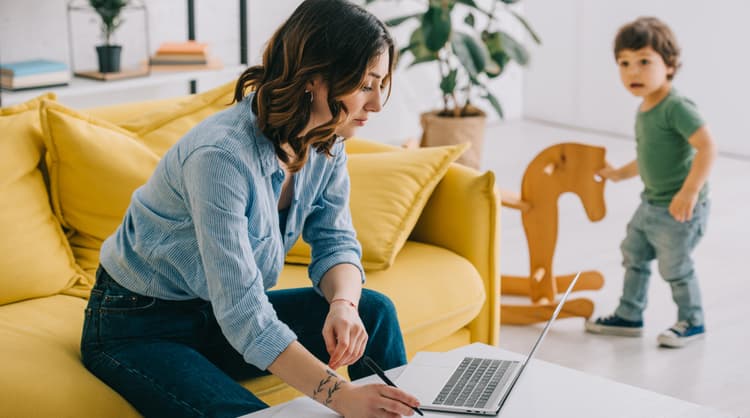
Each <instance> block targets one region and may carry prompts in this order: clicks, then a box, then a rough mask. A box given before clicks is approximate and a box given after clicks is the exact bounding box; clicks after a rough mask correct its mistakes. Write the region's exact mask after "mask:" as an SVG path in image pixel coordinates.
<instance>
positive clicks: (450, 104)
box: [366, 0, 541, 168]
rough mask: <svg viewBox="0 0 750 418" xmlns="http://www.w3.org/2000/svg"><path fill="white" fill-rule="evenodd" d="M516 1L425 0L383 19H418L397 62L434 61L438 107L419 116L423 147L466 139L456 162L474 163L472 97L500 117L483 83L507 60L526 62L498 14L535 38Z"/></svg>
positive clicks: (479, 118)
mask: <svg viewBox="0 0 750 418" xmlns="http://www.w3.org/2000/svg"><path fill="white" fill-rule="evenodd" d="M375 1H377V0H366V3H367V4H370V3H373V2H375ZM381 1H382V0H381ZM518 1H519V0H488V1H485V2H483V4H489V7H483V6H481V5H479V4H478V3H477V1H475V0H426V1H425V3H426V8H425V10H424V11H421V12H418V13H413V14H409V15H406V16H400V17H396V18H392V19H388V20H386V22H385V23H386V25H388V26H398V25H401V24H403V23H405V22H409V21H414V20H416V21H417V22H419V23H418V25H417V27H416V28H415V29H414V31H413V32H412V33H411V36H410V38H409V43H408V44H407V45H406V46H404V47H403V48H401V49H400V50H399V55H400V56H401V58H400V61H401V62H403V57H404V56H411V58H412V59H411V61H410V62H409V66H410V67H411V66H414V65H418V64H424V63H437V64H438V65H437V68H438V70H439V72H440V85H439V87H440V91H441V93H442V97H443V108H442V109H440V110H436V111H433V112H427V113H424V114H422V115H421V123H422V129H423V135H422V140H421V144H422V145H423V146H431V145H446V144H451V143H457V142H471V143H472V148H471V149H470V150H469V151H467V153H466V154H464V156H462V157H461V159H459V162H462V163H464V164H466V165H469V166H472V167H475V168H478V166H479V158H480V155H481V148H482V142H483V138H484V123H485V114H484V112H483V111H482V110H481V109H479V108H477V107H475V106H474V105H473V104H472V100H473V99H476V98H478V99H482V100H485V101H486V102H487V103H489V104H490V105H491V107H492V108H493V109H494V110H495V112H497V114H498V115H499V116H500V117H501V118H502V117H503V110H502V106H501V105H500V102H499V101H498V99H497V97H495V95H494V94H493V93H492V92H491V91H490V89H489V87H488V83H489V82H490V81H491V80H492V79H495V78H497V77H499V76H500V75H501V74H502V73H503V71H504V70H505V68H506V67H507V65H508V64H509V63H510V62H511V61H515V62H517V63H518V64H520V65H522V66H523V65H526V64H527V63H528V61H529V53H528V51H527V49H526V48H525V47H524V45H523V44H522V43H521V42H519V41H518V40H516V38H515V37H513V36H512V35H511V34H510V33H508V32H507V31H505V30H503V29H501V28H500V19H499V17H500V14H501V13H506V14H507V15H510V16H513V17H514V18H515V19H516V20H518V22H520V24H521V27H523V28H524V30H525V31H526V32H527V33H528V34H529V35H530V36H531V38H532V39H533V40H534V42H536V43H537V44H540V43H541V41H540V39H539V36H538V35H537V34H536V33H535V32H534V30H533V29H532V28H531V26H530V25H529V23H528V22H527V21H526V19H524V17H523V16H521V15H520V14H519V13H518V12H516V11H515V10H513V8H511V7H510V5H512V4H514V3H517V2H518ZM498 6H502V7H498ZM461 18H462V21H463V23H464V24H463V25H461V26H462V28H459V27H457V25H456V23H457V21H458V22H460V21H459V20H458V19H461Z"/></svg>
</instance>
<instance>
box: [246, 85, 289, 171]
mask: <svg viewBox="0 0 750 418" xmlns="http://www.w3.org/2000/svg"><path fill="white" fill-rule="evenodd" d="M254 95H255V93H250V94H248V95H247V96H246V97H245V99H244V100H243V102H247V104H246V106H247V110H248V112H249V113H250V120H251V126H252V141H253V143H254V144H255V152H256V154H257V155H258V161H259V162H260V171H261V174H262V175H263V176H264V177H268V176H270V175H272V174H274V173H276V172H277V171H279V170H280V169H281V165H279V160H278V158H276V150H275V149H274V148H273V143H272V142H271V140H270V139H269V138H268V137H267V136H266V135H265V134H264V133H263V131H261V130H260V128H259V127H258V117H257V116H256V115H255V113H253V112H252V105H251V103H252V100H253V96H254Z"/></svg>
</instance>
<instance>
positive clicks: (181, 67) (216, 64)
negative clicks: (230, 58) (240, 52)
mask: <svg viewBox="0 0 750 418" xmlns="http://www.w3.org/2000/svg"><path fill="white" fill-rule="evenodd" d="M223 67H224V65H223V64H222V62H221V60H219V59H217V58H211V59H209V60H208V61H207V62H206V63H205V64H185V63H180V64H168V65H154V64H152V65H150V67H149V68H150V69H151V71H152V72H172V71H200V70H220V69H222V68H223Z"/></svg>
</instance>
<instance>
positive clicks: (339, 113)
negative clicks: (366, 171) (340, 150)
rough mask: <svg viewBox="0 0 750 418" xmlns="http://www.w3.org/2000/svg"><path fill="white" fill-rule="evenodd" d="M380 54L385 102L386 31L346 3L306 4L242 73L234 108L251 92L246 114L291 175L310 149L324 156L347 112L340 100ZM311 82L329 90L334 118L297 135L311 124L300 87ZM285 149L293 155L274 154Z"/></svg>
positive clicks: (390, 48) (389, 47)
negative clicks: (316, 79) (260, 60)
mask: <svg viewBox="0 0 750 418" xmlns="http://www.w3.org/2000/svg"><path fill="white" fill-rule="evenodd" d="M384 52H387V53H388V60H389V62H388V74H387V75H385V76H384V78H383V82H384V83H386V84H387V86H388V96H390V88H391V84H390V78H391V75H392V73H393V65H394V61H395V56H394V55H395V48H394V43H393V39H392V38H391V36H390V34H389V33H388V30H387V29H386V27H385V25H384V24H383V23H382V22H381V21H380V20H378V19H377V18H376V17H375V16H373V15H372V14H370V13H369V12H368V11H366V10H365V9H363V8H362V7H360V6H357V5H354V4H352V3H350V2H348V1H345V0H306V1H304V2H302V4H300V5H299V6H298V7H297V9H296V10H295V11H294V13H292V15H291V16H290V17H289V19H288V20H287V21H286V22H284V24H282V25H281V27H279V29H278V30H277V31H276V33H275V34H274V35H273V37H271V39H270V40H269V41H268V45H267V46H266V49H265V52H264V53H263V65H256V66H253V67H250V68H248V69H247V70H245V72H244V73H242V75H241V76H240V78H239V80H238V81H237V85H236V87H235V92H234V100H235V101H237V102H240V101H242V100H243V98H244V97H245V91H247V90H254V91H255V94H254V95H253V96H252V109H253V112H254V113H255V114H256V115H257V119H258V127H259V128H260V130H261V131H263V133H264V134H265V135H266V136H267V137H268V138H269V139H270V140H271V142H272V143H273V146H274V148H275V150H276V155H277V156H278V158H279V159H280V160H281V161H284V163H285V164H287V167H288V168H289V170H290V171H291V172H293V173H295V172H297V171H299V170H300V169H302V166H304V164H305V162H306V161H307V153H308V150H309V148H310V146H312V147H313V148H315V150H316V151H317V152H319V153H326V155H328V156H331V148H332V147H333V145H334V144H335V143H336V139H337V137H336V135H335V133H334V132H335V130H336V128H337V127H338V126H339V125H340V124H341V123H343V122H344V121H345V120H346V116H347V112H348V109H346V106H344V104H343V103H342V102H341V99H342V98H343V97H346V96H347V95H349V94H352V93H353V92H355V91H356V90H357V89H359V88H361V87H362V86H363V84H364V82H365V77H366V75H367V72H368V69H369V68H370V67H371V66H372V64H373V63H374V62H375V59H376V58H377V57H379V56H380V55H381V54H382V53H384ZM316 76H320V77H321V78H322V80H323V82H325V83H326V84H327V86H328V107H329V108H330V109H331V115H332V116H333V117H332V118H331V120H330V121H328V122H326V123H324V124H323V125H321V126H318V127H316V128H314V129H312V130H311V131H310V132H308V133H307V134H305V135H304V136H302V137H300V136H299V135H300V133H301V132H302V130H303V129H304V128H305V127H306V126H307V124H308V121H309V119H310V110H311V102H310V95H309V93H307V92H306V91H305V89H306V84H307V83H308V82H309V81H310V80H311V79H313V77H316ZM248 97H250V96H248ZM284 143H288V144H289V145H290V147H291V148H292V150H293V151H294V155H293V156H291V157H292V158H290V156H288V155H287V154H286V152H284V150H283V149H282V148H281V145H282V144H284Z"/></svg>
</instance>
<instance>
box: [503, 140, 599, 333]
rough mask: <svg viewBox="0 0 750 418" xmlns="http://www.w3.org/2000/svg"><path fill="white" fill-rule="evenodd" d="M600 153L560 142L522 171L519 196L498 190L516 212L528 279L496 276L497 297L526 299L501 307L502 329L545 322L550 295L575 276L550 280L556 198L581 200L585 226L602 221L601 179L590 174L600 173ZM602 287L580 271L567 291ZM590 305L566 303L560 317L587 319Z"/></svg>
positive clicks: (594, 274) (587, 301)
mask: <svg viewBox="0 0 750 418" xmlns="http://www.w3.org/2000/svg"><path fill="white" fill-rule="evenodd" d="M604 154H605V150H604V148H602V147H594V146H590V145H584V144H576V143H562V144H557V145H553V146H551V147H549V148H547V149H545V150H543V151H542V152H541V153H539V155H537V156H536V158H534V160H532V161H531V163H530V164H529V165H528V167H527V168H526V171H525V172H524V175H523V180H522V182H521V196H520V198H519V197H518V195H514V194H513V193H512V192H508V191H503V190H501V191H500V195H501V199H502V205H503V206H505V207H509V208H514V209H518V210H520V211H521V219H522V221H523V228H524V231H525V233H526V242H527V244H528V249H529V272H530V274H529V276H528V277H522V276H506V275H502V276H501V277H502V282H501V283H502V284H501V293H502V294H505V295H516V296H529V297H530V298H531V304H530V305H513V304H507V303H505V302H503V303H502V305H501V312H502V314H501V320H502V322H503V323H506V324H518V325H524V324H531V323H535V322H544V321H547V320H548V319H549V318H550V317H551V315H552V312H553V311H554V309H555V307H556V306H557V302H556V301H555V295H557V294H558V293H560V292H564V291H565V289H567V287H568V285H569V284H570V282H571V281H572V280H573V278H574V277H575V274H568V275H562V276H555V275H554V274H553V270H552V259H553V256H554V253H555V246H556V244H557V223H558V209H557V200H558V198H559V196H560V195H561V194H562V193H565V192H573V193H575V194H576V195H578V197H579V198H580V199H581V202H582V203H583V207H584V208H585V210H586V214H587V216H588V218H589V220H590V221H592V222H596V221H599V220H601V219H602V218H603V217H604V214H605V212H606V208H605V205H604V180H603V179H602V178H600V177H599V176H597V175H596V173H597V171H599V170H600V169H602V168H604V166H605V160H604ZM603 285H604V277H603V276H602V274H601V273H599V272H598V271H593V270H589V271H583V272H581V277H580V278H579V279H578V282H577V283H576V285H575V287H574V288H573V290H574V291H575V290H597V289H600V288H601V287H602V286H603ZM593 311H594V303H593V302H592V301H591V300H590V299H587V298H577V299H569V300H568V301H566V303H565V305H564V306H563V308H562V310H561V311H560V315H559V317H560V318H565V317H584V318H589V317H590V316H591V314H592V313H593Z"/></svg>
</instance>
